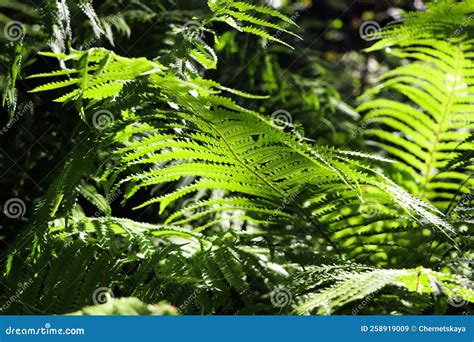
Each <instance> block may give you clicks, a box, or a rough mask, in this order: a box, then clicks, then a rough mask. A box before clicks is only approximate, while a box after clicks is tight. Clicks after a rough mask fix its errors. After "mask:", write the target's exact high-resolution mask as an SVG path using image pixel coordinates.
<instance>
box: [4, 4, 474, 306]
mask: <svg viewBox="0 0 474 342" xmlns="http://www.w3.org/2000/svg"><path fill="white" fill-rule="evenodd" d="M54 5H55V6H56V7H57V8H59V9H61V13H60V14H61V15H60V16H59V17H58V18H55V20H56V33H57V35H56V42H55V43H54V44H55V45H54V44H53V46H52V52H42V53H41V55H42V56H45V57H50V58H54V59H57V60H58V61H59V65H60V68H58V69H57V70H54V71H51V72H41V73H39V74H36V75H28V79H29V80H30V81H31V82H39V84H36V86H35V87H34V88H33V89H32V91H31V92H32V93H35V94H36V93H42V92H47V93H52V94H54V96H55V100H54V101H55V102H59V103H62V104H65V105H68V104H69V103H71V104H73V105H74V110H75V111H76V112H77V113H78V116H77V118H73V119H77V121H75V124H76V127H75V131H74V132H75V133H74V135H73V136H72V144H73V145H75V146H73V147H72V148H71V152H70V153H69V154H68V155H67V156H66V158H65V163H64V165H63V168H62V170H60V171H58V172H55V175H54V179H55V180H54V182H52V183H51V185H50V187H49V190H48V191H47V193H46V194H45V195H44V196H43V198H41V199H40V200H39V201H38V202H37V209H36V211H35V214H34V215H33V218H32V219H31V221H30V222H28V225H27V229H26V230H25V232H23V233H22V234H20V236H19V238H18V239H17V241H16V243H15V244H14V245H13V246H12V247H11V248H10V249H9V251H8V252H7V254H6V261H5V265H4V272H3V274H2V284H3V285H4V288H3V289H2V292H1V294H0V298H2V299H4V300H7V299H8V298H11V297H12V296H13V295H15V296H18V301H17V302H15V305H14V306H11V307H8V308H6V309H4V311H6V312H7V313H31V310H34V313H54V314H65V313H69V312H76V314H94V313H97V314H100V313H107V314H118V313H127V314H135V313H139V314H147V313H157V312H158V313H159V312H161V311H160V310H158V311H156V310H155V309H156V307H151V306H145V305H144V304H143V303H142V302H139V301H138V299H134V298H129V299H117V301H115V300H114V301H111V302H110V303H106V304H105V305H99V306H98V307H90V305H92V304H94V302H95V300H94V299H95V298H94V295H95V293H96V291H97V290H98V289H106V290H107V291H108V292H110V295H113V296H114V297H116V298H120V297H136V298H139V300H140V301H143V302H144V303H159V302H161V301H163V300H166V302H168V303H170V304H171V305H173V306H174V307H176V308H177V311H178V312H179V313H182V314H227V313H232V314H235V313H240V314H255V313H275V312H278V313H280V312H282V311H283V310H284V312H285V313H294V312H296V313H298V314H307V313H318V314H321V313H335V312H337V313H340V312H342V313H346V312H348V310H351V309H354V308H358V307H359V306H358V304H359V303H360V301H362V300H364V299H367V298H369V299H370V300H373V301H374V302H376V303H377V304H379V305H380V306H382V307H387V308H388V307H389V306H390V307H392V308H393V310H392V311H389V310H388V309H383V310H384V311H383V312H384V313H395V314H399V313H411V314H415V313H416V314H418V313H421V312H423V311H424V310H431V309H433V308H432V307H431V304H426V303H425V302H426V301H427V299H429V300H431V303H434V302H435V301H442V302H443V305H444V306H446V301H447V299H449V298H451V299H452V298H453V297H456V298H460V299H462V300H464V301H466V302H474V293H473V291H472V283H471V282H470V281H469V280H467V279H466V278H463V277H461V276H460V275H458V274H460V273H461V272H460V267H457V266H456V267H450V266H452V263H453V260H456V258H459V257H460V256H462V257H464V256H466V255H467V253H463V252H462V248H463V247H466V246H465V245H467V243H468V242H469V241H467V242H466V241H465V237H466V236H468V232H467V229H466V227H465V224H466V222H469V221H470V220H471V218H470V217H469V215H464V216H462V217H458V216H460V214H459V213H460V212H463V213H464V211H466V210H469V208H471V207H472V198H471V197H468V196H466V195H468V190H467V189H469V187H470V186H472V178H471V175H470V171H472V165H471V164H470V163H469V160H470V154H469V153H470V150H471V149H472V138H471V135H470V133H471V132H470V131H469V130H470V128H471V127H470V126H469V125H471V124H472V121H471V118H470V117H469V118H468V121H467V125H466V124H464V123H463V124H462V125H461V124H460V123H459V122H458V121H457V120H451V119H452V118H457V117H458V114H459V112H461V111H462V112H463V113H464V111H469V106H470V105H471V103H470V99H471V98H470V97H469V94H470V93H471V88H472V84H471V80H472V69H473V68H472V65H471V63H472V61H471V60H470V57H472V56H471V55H472V51H471V50H472V47H471V43H472V42H471V40H472V39H471V38H469V36H468V33H467V32H466V33H465V35H463V36H462V37H458V36H456V37H451V38H449V39H447V40H446V41H445V42H444V41H441V40H443V39H445V38H446V34H445V33H446V32H447V31H446V30H447V27H452V25H453V23H458V22H459V21H460V20H461V17H462V15H463V13H467V11H468V10H469V9H470V8H471V7H469V6H468V5H461V4H457V3H456V4H455V5H453V3H451V2H449V6H448V2H439V3H436V4H433V5H432V8H431V9H430V10H429V11H428V12H426V13H423V14H416V15H409V16H408V17H407V19H405V20H404V21H402V22H401V23H397V24H395V25H393V26H390V27H389V28H387V29H386V30H384V31H383V32H382V33H381V37H382V40H381V41H380V42H378V43H376V44H375V45H374V47H373V48H372V49H374V50H375V49H379V48H382V47H390V49H391V53H394V54H395V55H396V56H399V57H402V58H410V59H414V60H415V62H414V63H411V64H407V65H404V66H401V67H399V68H397V69H394V70H392V71H390V72H389V73H387V74H386V75H385V76H384V78H383V80H382V81H381V83H380V86H378V87H377V88H375V89H373V90H370V91H369V92H368V93H367V94H366V96H365V98H364V99H371V100H370V101H368V102H366V103H364V104H362V105H361V107H360V108H359V110H360V111H361V112H362V113H364V120H365V123H366V124H369V123H371V124H374V123H377V124H382V125H384V126H383V127H382V128H383V129H384V130H383V129H381V128H376V127H373V126H370V125H369V126H367V127H369V129H368V130H367V131H366V132H365V133H366V135H367V137H368V138H369V139H370V142H373V144H374V145H376V146H377V147H378V151H380V150H382V151H384V154H383V155H374V154H371V153H368V152H367V151H346V150H342V149H338V148H335V147H328V146H325V145H324V144H321V143H313V142H312V141H311V140H310V139H305V138H303V137H302V134H300V131H299V130H301V127H297V125H292V124H291V125H277V124H275V120H272V118H271V117H270V116H269V115H267V113H265V110H263V109H262V110H261V111H258V110H257V109H255V108H258V107H257V106H256V105H255V104H254V102H263V101H261V100H265V101H268V102H271V101H274V104H273V105H275V106H276V105H277V104H278V101H277V100H275V99H271V100H268V97H267V96H265V95H263V96H262V95H254V94H250V93H248V92H246V91H241V90H235V89H232V88H231V87H230V86H224V85H222V84H221V83H219V82H217V81H215V80H214V79H213V78H212V74H210V73H209V72H208V70H209V69H216V68H218V64H217V61H218V60H219V58H218V54H219V53H220V51H219V49H220V48H223V47H226V46H227V44H229V45H232V44H231V43H235V42H236V40H235V37H236V35H235V34H236V32H234V31H225V32H224V34H223V35H221V34H220V33H221V32H220V31H218V30H217V29H216V27H214V26H213V25H212V24H213V23H225V24H227V26H228V28H226V29H233V30H236V31H237V32H238V31H240V32H243V33H249V34H251V35H253V36H252V38H251V39H254V40H261V41H260V42H261V43H262V44H265V42H268V41H274V42H278V43H280V44H281V45H283V46H286V45H289V44H288V43H286V42H285V41H284V39H283V38H281V37H280V34H276V32H280V33H281V32H284V33H285V34H286V36H287V37H295V34H293V33H292V32H291V28H292V27H293V26H295V23H294V22H293V20H291V19H289V18H287V17H286V16H284V15H282V14H280V13H279V12H278V11H276V10H274V9H271V8H268V7H265V6H261V5H258V4H250V3H247V2H235V1H227V0H221V1H209V2H208V7H209V10H207V11H205V13H204V14H203V11H202V10H201V11H196V12H192V14H193V17H192V18H191V19H192V20H191V22H192V25H193V27H192V30H194V31H193V32H189V30H190V26H189V25H190V21H189V19H190V18H189V15H188V16H186V15H185V14H183V11H179V10H178V11H176V12H175V11H171V12H169V13H170V19H169V23H168V25H163V27H160V30H161V31H160V33H159V34H160V37H164V38H163V44H162V45H163V46H162V47H160V49H161V50H159V54H158V56H152V57H150V56H148V57H123V56H120V55H119V54H118V53H115V52H114V51H112V50H109V49H106V48H87V49H85V50H84V51H82V50H79V49H75V48H73V45H74V40H73V39H72V36H73V32H74V28H73V27H71V18H70V15H69V10H70V9H71V8H74V6H72V5H71V6H69V5H68V2H66V1H60V2H59V1H58V2H54ZM133 6H134V5H133ZM446 6H448V7H446ZM78 8H79V10H80V12H81V13H83V14H85V15H86V16H87V17H88V18H89V24H90V25H91V28H92V34H93V36H94V37H96V38H97V37H100V36H101V35H105V36H107V38H108V39H109V42H110V43H111V44H112V45H113V44H114V41H113V40H112V38H111V36H110V34H111V33H110V30H111V26H113V25H114V24H111V23H110V22H108V21H107V19H106V18H107V16H105V17H104V16H101V11H104V12H105V13H107V6H104V8H102V7H100V8H94V7H93V6H92V3H91V2H88V1H82V2H80V3H79V4H78ZM447 8H449V9H450V10H452V11H453V13H454V14H453V15H454V17H455V18H457V19H453V22H451V21H450V22H444V21H443V22H442V23H441V24H440V23H438V22H437V21H436V20H435V19H436V18H438V16H439V15H440V13H442V12H443V11H445V10H446V9H447ZM155 9H156V12H157V13H161V12H162V11H165V10H166V8H165V7H164V6H163V5H162V4H161V3H155V7H153V8H144V7H141V10H139V11H138V12H136V13H135V12H133V11H134V10H135V9H134V10H132V11H131V12H127V11H126V12H125V14H124V16H123V17H120V18H122V19H123V22H122V21H120V23H121V24H120V25H122V26H120V25H119V24H117V25H119V26H120V27H122V28H124V27H125V26H124V25H127V23H128V22H129V21H130V20H138V19H137V17H143V18H140V20H143V21H146V20H149V19H150V18H154V16H155V15H156V14H155V13H154V10H155ZM59 19H60V20H59ZM58 20H59V21H58ZM127 20H128V21H127ZM107 23H108V24H107ZM420 23H423V25H426V27H427V30H426V31H424V32H420V30H419V29H418V25H419V24H420ZM107 25H109V26H107ZM450 25H451V26H450ZM216 26H217V25H216ZM124 30H125V31H126V29H124ZM163 31H164V32H163ZM275 31H276V32H275ZM409 32H412V33H413V34H410V39H406V40H403V41H401V40H399V36H398V35H399V34H400V33H403V34H406V33H409ZM227 33H228V34H227ZM434 46H436V49H435V48H434ZM267 62H268V64H266V65H267V66H268V67H275V69H274V72H275V74H274V76H275V75H280V76H281V75H282V74H283V73H282V72H281V70H280V71H278V62H277V61H274V60H273V61H270V60H267ZM255 65H257V67H258V65H260V64H258V63H256V64H255ZM420 70H422V72H420ZM313 71H314V70H313ZM446 74H449V75H451V76H452V77H451V76H450V77H448V78H446V77H445V75H446ZM291 78H292V80H305V82H304V85H303V86H302V89H304V90H305V91H308V92H310V91H311V90H310V89H311V88H312V87H313V85H316V86H318V87H319V86H320V85H319V84H315V83H311V82H309V81H308V79H307V77H303V76H301V75H297V74H293V75H292V76H291ZM44 79H47V82H49V83H44ZM306 82H308V83H306ZM224 84H227V82H226V83H224ZM289 84H291V83H290V82H289ZM289 84H287V85H285V86H286V87H288V85H289ZM464 84H465V87H464ZM460 85H462V87H461V86H460ZM324 87H326V85H324V86H323V87H322V88H318V91H320V92H321V93H323V94H324V96H326V98H325V99H324V100H322V101H323V102H324V103H325V105H324V106H323V107H318V109H321V108H324V109H326V108H331V109H334V107H336V106H339V107H341V106H342V104H341V102H340V101H339V100H338V96H337V95H335V94H334V93H332V92H330V93H329V94H327V93H326V90H323V89H324ZM328 88H329V87H328ZM9 89H12V88H11V86H9ZM282 89H284V86H282ZM261 90H264V91H265V89H261ZM391 90H395V91H397V92H398V93H399V95H397V97H395V99H392V100H387V99H386V98H384V97H383V96H381V95H383V94H385V91H391ZM282 91H283V90H281V91H280V92H279V93H280V94H281V92H282ZM259 92H260V91H259ZM466 94H467V96H466ZM308 96H309V102H308V103H307V104H306V105H307V107H305V109H304V110H305V111H309V110H310V109H309V108H312V107H311V106H313V105H314V101H315V100H314V97H317V96H316V95H315V94H311V95H308ZM376 96H378V98H376V99H373V98H374V97H376ZM398 96H400V97H398ZM405 98H408V99H409V100H410V102H408V103H403V101H404V100H403V99H405ZM405 102H406V101H405ZM267 105H268V104H267ZM291 105H292V106H295V108H301V107H299V106H297V104H296V103H295V102H291ZM318 106H319V103H318ZM70 107H73V106H70ZM65 108H68V107H65ZM262 108H269V107H265V106H264V105H263V106H262ZM349 112H350V111H349ZM102 115H105V117H104V118H103V119H105V121H106V122H105V124H103V123H102V121H101V120H102V118H101V116H102ZM350 115H352V116H353V117H354V118H356V117H357V114H354V113H352V112H350ZM466 126H469V127H468V129H466ZM391 133H397V134H391ZM433 139H434V140H433ZM453 151H454V152H453ZM385 171H388V172H385ZM398 184H400V185H398ZM128 209H134V211H132V210H128ZM92 213H93V214H92ZM123 213H126V215H123ZM131 213H136V214H131ZM122 216H124V217H122ZM427 239H428V240H427ZM466 240H467V239H466ZM427 241H429V242H430V243H431V246H430V247H429V248H428V247H427V248H421V247H420V245H422V244H426V243H427ZM415 247H416V248H415ZM408 252H409V253H410V258H411V259H410V258H408V257H407V253H408ZM407 259H408V260H407ZM24 260H26V261H27V262H26V263H25V262H24ZM401 264H403V265H404V266H403V267H404V268H399V267H400V265H401ZM420 265H423V266H420ZM447 268H448V269H447ZM433 269H437V270H441V271H442V272H441V271H434V270H433ZM77 270H81V272H77ZM18 283H21V284H28V286H25V287H24V289H23V291H22V292H21V293H20V294H19V295H16V293H17V290H18ZM282 286H284V287H283V289H284V290H285V291H290V293H291V295H292V297H294V298H293V299H294V301H293V302H291V301H290V302H289V303H285V304H287V305H285V306H284V307H280V306H278V307H277V308H276V307H275V303H274V302H275V298H272V296H274V294H275V293H277V292H278V290H279V289H280V290H281V289H282ZM407 303H408V304H407ZM122 305H123V306H122ZM82 307H85V308H84V309H82V310H81V311H79V312H77V310H78V309H80V308H82ZM370 309H373V306H369V308H367V312H372V311H371V310H370ZM171 311H173V310H171Z"/></svg>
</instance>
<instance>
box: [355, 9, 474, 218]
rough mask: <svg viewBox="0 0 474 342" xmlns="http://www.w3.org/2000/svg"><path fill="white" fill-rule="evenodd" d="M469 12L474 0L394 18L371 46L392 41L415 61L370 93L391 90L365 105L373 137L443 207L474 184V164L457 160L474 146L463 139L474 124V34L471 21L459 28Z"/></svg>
mask: <svg viewBox="0 0 474 342" xmlns="http://www.w3.org/2000/svg"><path fill="white" fill-rule="evenodd" d="M446 13H449V15H447V14H446ZM470 13H472V4H470V3H469V2H466V3H464V2H463V3H455V4H453V3H451V2H446V1H441V2H439V3H436V4H434V3H433V4H431V5H430V6H429V7H428V11H427V12H426V13H415V14H410V15H408V16H407V17H406V19H404V20H403V22H402V24H400V23H397V24H394V25H391V26H388V27H387V28H386V29H385V30H384V31H383V32H382V33H381V35H380V36H381V38H382V39H381V41H380V42H378V43H376V44H375V45H374V46H373V47H372V48H370V49H369V51H373V50H377V49H382V48H387V49H388V51H389V53H390V54H392V55H394V56H396V57H399V58H404V59H411V60H414V62H413V63H410V64H407V65H402V66H400V67H398V68H396V69H394V70H391V71H390V72H388V73H387V74H385V75H384V76H383V77H382V79H381V80H380V83H379V85H378V86H377V87H375V88H374V89H372V90H369V91H368V92H367V93H366V94H365V96H364V99H365V98H371V97H374V96H377V95H379V94H388V95H389V96H390V97H391V98H387V97H386V96H383V97H382V96H380V97H378V98H377V99H374V100H372V101H369V102H366V103H364V104H362V105H361V106H360V107H359V110H360V111H364V112H366V114H365V117H364V120H365V122H366V123H367V124H368V129H367V130H366V131H365V132H364V133H365V135H366V136H367V138H368V139H369V140H368V141H369V143H371V144H373V145H374V146H376V147H378V148H380V149H381V150H383V151H384V152H386V153H387V154H388V155H390V156H391V157H392V158H396V159H397V160H398V161H399V163H397V164H394V169H395V170H396V171H395V172H399V173H400V174H403V175H404V176H403V179H404V183H403V184H404V186H405V187H406V188H407V189H409V191H410V192H411V193H413V194H415V195H416V196H418V197H420V198H424V199H426V200H429V201H431V202H432V203H433V204H434V205H436V206H437V207H438V208H439V209H440V210H443V211H445V210H446V209H447V207H448V206H449V204H450V202H451V201H452V199H453V196H457V193H459V194H467V193H468V192H469V190H468V189H469V188H470V187H472V185H473V179H472V178H471V174H472V170H473V169H472V165H459V164H458V165H453V164H451V163H450V161H451V160H453V159H454V158H455V157H456V155H457V153H471V151H472V150H473V146H474V145H472V143H471V142H469V141H466V142H465V143H462V142H463V141H465V140H466V139H467V138H468V137H469V136H470V135H471V134H472V130H473V127H474V126H473V124H474V119H473V117H474V116H473V114H474V113H473V111H472V105H473V102H472V88H473V85H474V84H473V74H472V70H473V62H472V53H473V45H472V36H471V35H469V27H467V28H466V30H465V31H464V32H463V33H462V34H460V35H456V34H455V32H456V30H457V29H458V28H459V27H460V25H461V24H462V23H463V21H464V19H465V18H466V17H467V16H468V15H469V14H470ZM421 26H423V30H419V28H420V27H421ZM448 165H450V167H447V166H448Z"/></svg>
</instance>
